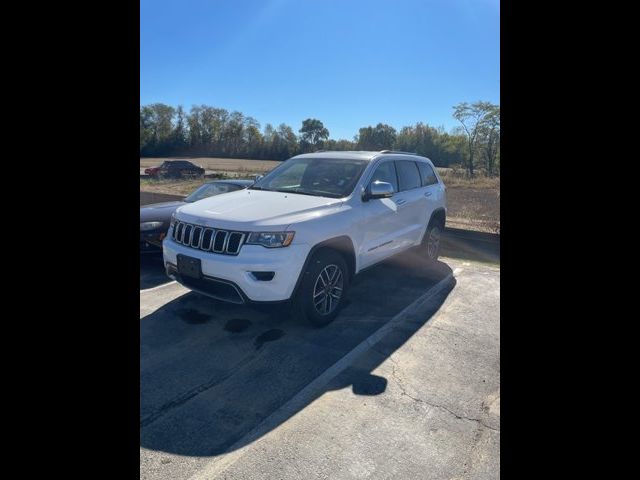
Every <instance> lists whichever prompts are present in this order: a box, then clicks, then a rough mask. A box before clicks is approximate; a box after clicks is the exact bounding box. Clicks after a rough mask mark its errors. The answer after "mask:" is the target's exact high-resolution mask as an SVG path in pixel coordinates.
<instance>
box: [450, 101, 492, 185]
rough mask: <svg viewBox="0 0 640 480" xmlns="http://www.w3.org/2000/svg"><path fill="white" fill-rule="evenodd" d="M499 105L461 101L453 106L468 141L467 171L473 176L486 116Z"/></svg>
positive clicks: (454, 114) (455, 115) (454, 116)
mask: <svg viewBox="0 0 640 480" xmlns="http://www.w3.org/2000/svg"><path fill="white" fill-rule="evenodd" d="M496 108H497V105H494V104H492V103H490V102H475V103H472V104H469V103H467V102H463V103H459V104H458V105H456V106H455V107H453V109H454V112H453V118H455V119H456V120H458V121H459V122H460V123H461V124H462V128H463V130H464V132H465V135H466V137H467V138H466V143H467V145H466V146H467V171H468V172H469V175H470V176H472V177H473V167H474V161H475V154H476V151H477V150H478V144H479V140H480V138H481V133H482V131H483V129H484V127H485V123H484V122H485V119H486V116H487V115H488V114H489V113H490V112H492V111H494V110H495V109H496Z"/></svg>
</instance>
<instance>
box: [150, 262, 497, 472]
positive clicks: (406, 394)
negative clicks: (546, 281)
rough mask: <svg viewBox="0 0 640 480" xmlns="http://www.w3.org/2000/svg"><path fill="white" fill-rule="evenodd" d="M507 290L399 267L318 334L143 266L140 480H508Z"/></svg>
mask: <svg viewBox="0 0 640 480" xmlns="http://www.w3.org/2000/svg"><path fill="white" fill-rule="evenodd" d="M499 283H500V270H499V267H497V266H495V265H487V264H480V263H475V262H470V261H465V260H459V259H457V260H454V259H451V258H443V259H442V261H441V262H440V263H439V264H438V265H437V266H436V267H435V268H428V267H426V266H425V265H424V263H422V262H421V261H420V259H419V258H417V257H416V256H415V255H414V254H412V253H409V254H403V255H401V256H399V257H397V258H395V259H391V260H389V261H387V262H384V263H383V264H380V265H378V266H376V267H374V268H372V269H370V270H368V271H366V272H364V273H362V274H361V275H359V276H358V277H356V281H355V282H354V285H353V287H352V289H351V292H350V295H349V303H348V305H347V306H346V307H345V308H344V310H343V311H342V312H341V314H340V315H339V316H338V318H337V319H336V320H335V321H334V322H332V323H331V324H330V325H328V326H326V327H324V328H320V329H318V328H312V327H310V326H308V325H306V324H303V323H300V322H299V321H296V320H294V319H292V318H291V317H290V316H289V315H288V311H287V310H286V309H285V308H276V307H269V308H266V307H263V308H260V309H257V308H250V307H247V306H238V305H230V304H224V303H221V302H217V301H215V300H212V299H209V298H207V297H203V296H201V295H199V294H196V293H193V292H189V291H188V290H187V289H185V288H184V287H182V286H180V285H179V284H177V283H175V282H170V280H169V279H168V278H167V277H166V276H164V272H163V270H162V267H161V258H160V257H159V256H153V255H149V256H145V257H143V259H142V260H141V278H140V288H141V291H140V338H141V343H140V436H141V443H140V447H141V448H140V474H141V478H144V479H165V478H166V479H169V478H171V479H188V478H194V479H195V478H247V479H248V478H252V479H253V478H255V479H257V478H286V479H289V478H291V479H294V478H296V479H297V478H433V479H440V478H443V479H444V478H447V479H450V478H482V479H489V478H498V477H499V436H500V386H499V385H500V384H499V380H500V378H499V376H500V375H499V372H500V368H499Z"/></svg>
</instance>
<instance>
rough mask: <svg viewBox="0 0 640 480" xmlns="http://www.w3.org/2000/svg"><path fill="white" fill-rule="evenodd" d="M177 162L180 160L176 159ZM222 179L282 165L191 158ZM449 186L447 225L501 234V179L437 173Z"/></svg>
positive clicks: (170, 189) (172, 183) (174, 189)
mask: <svg viewBox="0 0 640 480" xmlns="http://www.w3.org/2000/svg"><path fill="white" fill-rule="evenodd" d="M176 158H178V157H176ZM164 160H165V159H162V158H156V159H152V158H144V159H143V158H141V159H140V168H147V167H151V166H156V165H160V164H161V163H162V162H163V161H164ZM189 160H190V161H192V162H193V163H195V164H196V165H199V166H201V167H203V168H205V169H206V170H211V171H214V172H216V173H217V174H218V175H219V176H220V178H253V177H254V176H255V175H257V174H262V173H265V172H267V171H269V170H271V169H273V168H274V167H276V166H277V165H278V164H279V163H280V162H278V161H272V160H237V159H231V158H204V157H203V158H189ZM438 172H439V174H440V176H441V177H442V180H443V181H444V183H445V185H446V186H447V204H448V214H447V225H448V226H450V227H455V228H463V229H468V230H478V231H484V232H492V233H499V231H500V178H499V177H492V178H489V177H484V176H476V177H474V178H468V177H467V176H466V175H465V173H464V171H461V170H455V169H449V168H444V169H438ZM205 181H209V180H202V179H197V180H151V179H148V178H140V191H145V192H156V193H167V194H172V195H182V196H184V195H188V194H189V193H191V192H192V191H194V190H195V189H196V188H197V187H199V186H200V185H202V183H204V182H205Z"/></svg>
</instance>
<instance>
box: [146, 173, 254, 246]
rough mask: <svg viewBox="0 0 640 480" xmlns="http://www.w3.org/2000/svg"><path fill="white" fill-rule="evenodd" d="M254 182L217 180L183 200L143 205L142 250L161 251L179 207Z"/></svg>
mask: <svg viewBox="0 0 640 480" xmlns="http://www.w3.org/2000/svg"><path fill="white" fill-rule="evenodd" d="M253 183H254V181H253V180H215V181H213V182H208V183H205V184H204V185H202V186H200V187H199V188H197V189H196V190H195V191H194V192H193V193H192V194H191V195H189V196H188V197H186V198H185V199H184V200H182V201H175V202H162V203H152V204H151V205H143V206H142V207H140V252H143V253H144V252H159V251H161V250H162V239H164V237H165V236H166V234H167V231H168V230H169V223H170V222H171V214H172V213H173V212H175V211H176V209H177V208H178V207H181V206H182V205H185V204H187V203H193V202H197V201H198V200H202V199H203V198H208V197H212V196H214V195H220V194H221V193H228V192H233V191H236V190H242V189H243V188H247V187H248V186H250V185H252V184H253Z"/></svg>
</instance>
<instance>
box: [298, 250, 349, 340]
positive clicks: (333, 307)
mask: <svg viewBox="0 0 640 480" xmlns="http://www.w3.org/2000/svg"><path fill="white" fill-rule="evenodd" d="M302 275H303V277H302V282H301V283H300V288H299V289H298V291H297V292H296V295H295V298H294V300H293V302H292V307H293V313H294V316H296V317H299V318H304V319H305V320H307V321H308V322H310V323H311V324H312V325H313V326H315V327H322V326H324V325H327V324H328V323H330V322H331V321H333V320H334V319H335V318H336V316H337V315H338V313H339V311H340V309H341V308H342V306H343V305H344V301H345V298H346V295H347V290H348V287H349V270H348V268H347V263H346V262H345V260H344V258H343V257H342V255H340V254H339V253H337V252H335V251H333V250H320V251H318V252H316V253H314V254H313V257H311V261H310V262H309V263H308V265H307V267H306V269H305V271H304V272H303V274H302ZM328 289H331V295H327V292H328V291H329V290H328ZM336 297H337V298H336ZM314 299H315V302H314Z"/></svg>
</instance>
